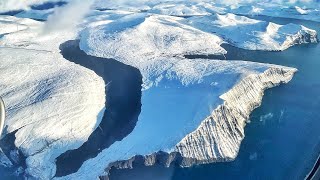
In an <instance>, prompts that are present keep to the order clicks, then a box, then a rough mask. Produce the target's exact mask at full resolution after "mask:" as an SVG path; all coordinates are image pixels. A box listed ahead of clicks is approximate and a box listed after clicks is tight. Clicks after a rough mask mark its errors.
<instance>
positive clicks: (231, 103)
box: [175, 68, 296, 166]
mask: <svg viewBox="0 0 320 180" xmlns="http://www.w3.org/2000/svg"><path fill="white" fill-rule="evenodd" d="M295 71H296V70H295V69H289V68H270V69H268V70H266V71H265V72H264V73H262V74H258V75H250V76H248V77H246V78H244V79H243V80H242V81H241V82H240V83H238V84H237V85H236V86H234V87H233V88H232V89H231V90H230V91H228V92H227V93H225V94H223V95H222V96H221V98H222V99H223V100H224V104H223V105H221V106H219V107H218V108H217V109H215V110H214V111H213V113H212V115H211V116H209V117H208V118H207V119H205V120H204V121H203V122H202V123H201V124H200V126H199V127H198V128H197V130H195V131H194V132H192V133H190V134H189V135H187V136H186V137H185V138H183V140H182V141H181V142H180V143H179V144H178V145H177V147H176V150H175V151H177V152H179V153H180V154H181V156H182V157H185V158H186V159H187V160H186V161H185V162H182V166H190V165H192V164H190V161H191V162H194V163H197V164H198V163H210V162H217V161H229V160H233V159H235V158H236V156H237V154H238V151H239V148H240V144H241V141H242V140H243V138H244V136H245V134H244V126H245V123H246V121H247V120H248V119H249V115H250V113H251V112H252V111H253V110H254V109H255V108H256V107H258V106H260V104H261V101H262V97H263V92H264V90H265V89H268V88H272V87H274V86H276V85H279V84H280V83H287V82H289V81H290V80H291V78H292V77H293V75H294V73H295Z"/></svg>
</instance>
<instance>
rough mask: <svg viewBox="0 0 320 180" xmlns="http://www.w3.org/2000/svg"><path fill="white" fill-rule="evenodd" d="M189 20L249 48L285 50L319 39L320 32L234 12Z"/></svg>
mask: <svg viewBox="0 0 320 180" xmlns="http://www.w3.org/2000/svg"><path fill="white" fill-rule="evenodd" d="M188 23H189V24H190V25H192V26H194V27H196V28H197V29H201V30H203V31H205V32H209V33H214V34H217V35H218V36H220V37H222V38H223V39H224V40H225V41H226V42H228V43H230V44H231V45H233V46H236V47H240V48H243V49H249V50H267V51H283V50H285V49H287V48H289V47H291V46H293V45H296V44H303V43H317V41H318V40H317V31H315V30H312V29H308V28H306V27H304V26H302V25H297V24H287V25H279V24H275V23H272V22H266V21H259V20H254V19H250V18H247V17H245V16H237V15H234V14H231V13H228V14H225V15H219V14H215V15H212V16H203V17H192V18H189V19H188Z"/></svg>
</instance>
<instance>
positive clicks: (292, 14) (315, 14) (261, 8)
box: [229, 2, 320, 22]
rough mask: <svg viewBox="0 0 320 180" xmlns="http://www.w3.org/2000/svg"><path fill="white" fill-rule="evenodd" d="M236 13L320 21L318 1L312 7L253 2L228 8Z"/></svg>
mask: <svg viewBox="0 0 320 180" xmlns="http://www.w3.org/2000/svg"><path fill="white" fill-rule="evenodd" d="M229 12H233V13H236V14H243V15H264V16H271V17H282V18H292V19H302V20H310V21H316V22H320V3H319V2H318V5H314V6H313V7H312V8H308V7H303V6H279V5H275V4H272V3H271V4H259V3H258V4H255V5H254V6H253V5H248V4H247V5H241V6H239V7H236V8H234V9H231V10H229Z"/></svg>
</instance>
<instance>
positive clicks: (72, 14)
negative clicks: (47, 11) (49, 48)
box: [43, 0, 94, 33]
mask: <svg viewBox="0 0 320 180" xmlns="http://www.w3.org/2000/svg"><path fill="white" fill-rule="evenodd" d="M93 2H94V1H93V0H72V1H70V2H69V3H68V4H67V5H65V6H62V7H57V8H56V10H55V11H54V13H53V14H52V15H50V16H49V17H48V20H47V22H46V24H45V26H44V31H43V32H44V33H50V32H52V31H60V30H71V29H73V28H75V27H76V26H77V24H78V23H79V22H80V21H81V20H82V19H83V18H84V16H85V15H86V14H87V13H88V12H89V10H90V7H91V5H92V4H93Z"/></svg>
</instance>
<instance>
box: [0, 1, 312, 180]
mask: <svg viewBox="0 0 320 180" xmlns="http://www.w3.org/2000/svg"><path fill="white" fill-rule="evenodd" d="M9 1H10V3H12V2H14V1H13V0H6V1H4V2H6V3H7V4H5V5H6V6H2V7H1V6H0V7H1V8H2V9H1V8H0V11H4V10H3V9H6V10H8V9H10V8H7V7H8V6H7V5H8V2H9ZM30 2H31V1H30ZM34 2H35V1H34ZM78 2H80V1H78ZM132 2H133V1H127V0H121V1H112V3H110V4H108V6H107V5H106V3H105V1H104V0H100V4H99V3H98V2H96V3H95V4H93V7H96V8H101V9H100V10H91V11H90V12H89V13H88V14H87V15H86V17H85V18H84V19H83V20H82V21H81V22H73V25H72V28H69V27H66V26H64V25H68V23H69V21H68V19H70V18H65V17H68V16H69V15H70V16H71V15H72V14H73V13H72V12H73V10H74V9H73V10H72V11H71V9H70V8H69V7H68V6H65V8H62V9H60V10H59V13H56V15H53V16H52V17H51V18H48V17H49V16H48V14H51V13H52V12H51V10H44V11H37V12H35V11H33V10H30V9H28V7H29V6H30V5H31V4H33V3H25V4H22V5H21V8H26V11H24V12H22V13H20V14H18V15H17V16H20V17H26V18H17V17H12V16H0V62H1V63H0V69H1V70H0V76H1V79H0V96H1V97H3V98H4V100H5V102H6V105H7V108H8V109H7V112H8V118H7V120H6V124H5V133H6V134H8V133H12V132H15V131H17V132H16V134H15V136H16V140H15V145H16V146H17V148H19V149H21V150H22V152H23V154H24V155H25V156H26V157H27V161H26V162H27V169H26V173H27V174H28V175H29V176H30V177H34V178H36V179H51V178H54V176H55V170H56V167H55V166H56V165H55V159H56V158H57V157H58V156H60V155H61V154H62V153H64V152H66V151H67V150H70V149H76V148H79V147H80V146H81V145H82V144H83V143H84V142H85V141H87V139H88V137H89V136H90V134H91V133H92V132H93V131H94V130H95V128H96V127H97V126H98V125H99V123H100V121H101V119H102V115H103V112H104V109H105V83H106V82H104V81H103V80H102V79H101V77H99V76H97V75H96V74H95V73H94V72H92V71H91V70H88V69H86V68H84V67H81V66H79V65H76V64H74V63H71V62H69V61H67V60H66V59H64V58H63V57H62V56H61V55H60V53H59V51H60V50H59V45H60V44H61V43H63V42H65V41H67V40H73V39H76V38H79V39H80V48H81V49H82V50H83V51H84V52H85V53H87V54H88V55H92V56H97V57H103V58H113V59H115V60H117V61H119V62H122V63H124V64H127V65H130V66H133V67H135V68H137V69H139V70H140V72H141V74H142V77H143V84H142V86H143V93H142V111H141V114H140V116H139V119H138V122H137V124H136V127H135V128H134V130H133V131H132V132H131V133H130V134H129V135H128V136H127V137H125V138H124V139H123V140H121V141H119V142H116V143H114V144H112V145H111V146H110V147H109V148H107V149H104V150H103V151H102V152H101V153H99V154H98V155H97V156H96V157H94V158H92V159H89V160H87V161H86V162H85V163H84V164H83V165H82V166H81V168H80V169H79V170H78V171H77V172H75V173H74V174H70V175H67V176H65V177H61V178H57V179H95V178H97V176H100V175H103V174H105V173H106V170H108V168H110V167H111V166H113V165H116V164H115V163H116V162H118V161H122V160H129V159H132V158H134V156H136V155H142V156H144V157H145V164H146V165H152V164H154V162H155V158H156V156H154V153H157V152H160V151H162V152H165V153H168V154H170V155H172V157H171V158H168V159H167V162H166V165H169V164H170V163H171V161H173V160H174V154H175V153H179V154H180V155H181V157H182V158H183V161H182V164H181V166H191V165H193V164H202V163H211V162H218V161H230V160H233V159H234V158H235V157H236V156H237V153H238V150H239V147H240V144H241V141H242V140H243V138H244V136H245V135H244V126H245V124H246V121H247V120H248V117H249V115H250V113H251V111H252V110H253V109H255V108H256V107H258V106H259V105H260V103H261V100H262V96H263V92H264V90H265V89H267V88H271V87H274V86H276V85H279V84H281V83H287V82H289V81H290V80H291V78H292V77H293V75H294V73H295V72H296V71H297V70H296V69H294V68H289V67H283V66H277V65H271V64H261V63H253V62H245V61H223V60H209V59H199V58H198V59H186V58H185V57H184V56H185V55H209V54H210V55H223V54H226V53H227V51H226V50H225V49H224V48H222V47H221V44H222V43H230V44H231V45H234V46H237V47H241V48H245V49H250V50H285V49H286V48H288V47H290V46H293V45H295V44H301V43H309V42H316V36H317V34H316V33H315V31H313V30H310V29H307V28H305V27H303V26H300V25H295V24H288V25H277V24H274V23H269V22H264V21H257V20H253V19H249V18H246V17H242V16H237V15H234V14H231V13H228V14H227V12H229V11H232V10H234V11H236V10H237V6H232V7H231V6H230V7H229V6H228V7H223V6H221V5H219V6H218V5H216V4H214V3H212V2H195V1H194V2H193V1H192V2H191V1H190V2H189V1H188V2H183V1H179V3H178V2H177V1H172V2H165V3H161V2H160V3H159V2H157V1H151V2H150V3H147V5H144V2H145V0H141V1H139V3H138V2H136V3H134V4H135V5H133V4H132ZM177 3H178V5H177V6H172V4H177ZM89 4H90V3H89ZM0 5H1V4H0ZM2 5H3V4H2ZM100 5H104V6H106V7H103V6H100ZM109 5H110V6H109ZM3 7H4V8H3ZM264 7H266V6H264ZM104 8H110V9H113V10H108V9H105V10H103V9H104ZM84 9H86V8H84ZM261 9H262V8H260V9H259V8H257V9H254V11H255V12H260V11H262V10H261ZM10 10H14V9H12V8H11V9H10ZM63 10H67V11H68V12H69V13H63ZM54 11H55V12H57V11H56V10H54ZM299 11H300V15H297V16H299V17H300V16H302V15H305V14H306V13H310V12H309V10H306V9H299ZM305 11H306V12H305ZM310 11H311V10H310ZM60 12H61V13H60ZM75 12H76V10H75ZM216 13H219V14H216ZM59 14H62V15H63V16H60V17H59V16H58V15H59ZM79 14H81V13H79ZM81 16H84V15H81ZM81 16H78V17H73V18H71V19H77V20H80V19H81V18H82V17H81ZM35 17H38V18H39V19H47V18H48V19H49V22H48V23H45V22H39V21H35V20H31V19H27V18H35ZM306 17H307V16H306ZM61 18H62V19H63V21H62V23H61V22H60V23H59V22H58V23H55V22H56V20H59V19H61ZM64 20H65V21H64ZM54 25H59V27H52V26H54ZM61 25H62V26H61ZM48 27H49V28H48ZM64 28H65V29H67V30H68V31H63V29H64ZM78 32H79V36H77V33H78ZM105 61H108V59H105ZM13 77H14V78H13ZM0 151H1V150H0ZM1 159H2V160H3V161H2V163H5V164H6V165H8V166H10V162H8V161H7V160H8V159H6V157H4V156H2V153H1V152H0V161H1ZM0 163H1V162H0ZM129 164H130V162H129Z"/></svg>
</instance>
